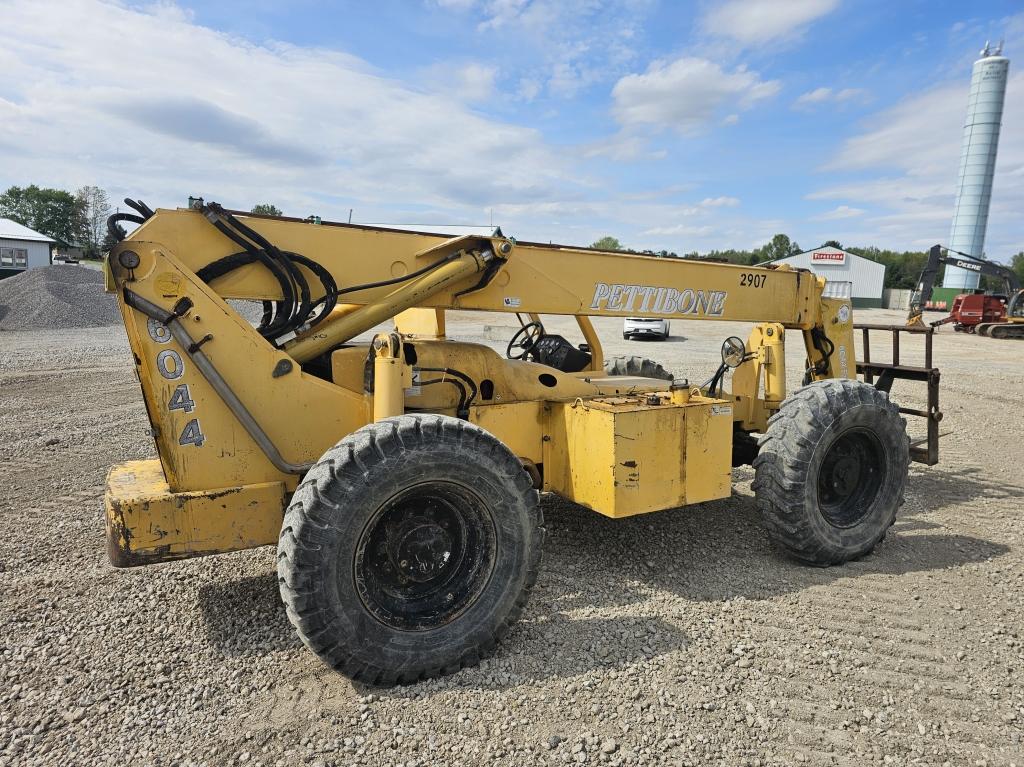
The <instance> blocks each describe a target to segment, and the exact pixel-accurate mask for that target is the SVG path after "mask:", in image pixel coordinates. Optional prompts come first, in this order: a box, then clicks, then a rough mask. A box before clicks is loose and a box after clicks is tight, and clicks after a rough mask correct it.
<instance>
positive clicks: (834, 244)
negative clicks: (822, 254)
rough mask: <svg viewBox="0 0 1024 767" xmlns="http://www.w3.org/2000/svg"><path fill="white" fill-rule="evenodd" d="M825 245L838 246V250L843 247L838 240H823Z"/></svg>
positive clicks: (829, 246)
mask: <svg viewBox="0 0 1024 767" xmlns="http://www.w3.org/2000/svg"><path fill="white" fill-rule="evenodd" d="M825 247H826V248H839V250H842V249H843V243H841V242H840V241H839V240H825Z"/></svg>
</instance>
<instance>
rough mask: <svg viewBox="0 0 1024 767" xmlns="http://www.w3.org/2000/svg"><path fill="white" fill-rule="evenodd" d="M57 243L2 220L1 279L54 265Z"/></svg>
mask: <svg viewBox="0 0 1024 767" xmlns="http://www.w3.org/2000/svg"><path fill="white" fill-rule="evenodd" d="M55 242H56V240H53V239H51V238H50V237H47V236H46V235H45V234H39V232H33V231H32V230H31V229H29V228H28V227H27V226H22V225H21V224H18V223H15V222H14V221H11V220H10V219H9V218H0V279H3V278H4V277H11V276H13V275H15V274H20V273H21V272H23V271H25V270H26V269H34V268H36V267H38V266H47V265H49V264H51V263H53V259H52V257H51V253H52V251H53V245H54V243H55Z"/></svg>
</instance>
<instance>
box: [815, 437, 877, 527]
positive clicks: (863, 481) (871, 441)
mask: <svg viewBox="0 0 1024 767" xmlns="http://www.w3.org/2000/svg"><path fill="white" fill-rule="evenodd" d="M884 479H885V451H884V449H883V448H882V443H881V442H879V441H878V437H876V436H875V435H874V434H873V433H872V432H870V431H868V430H866V429H850V430H848V431H845V432H843V433H842V434H840V435H839V437H837V438H836V439H835V440H834V441H833V442H832V444H831V445H829V447H828V451H827V452H826V453H825V457H824V459H823V460H822V462H821V467H820V468H819V470H818V507H819V508H820V509H821V514H822V516H823V517H824V518H825V520H826V521H827V522H828V523H829V524H830V525H832V526H833V527H853V526H854V525H856V524H857V523H858V522H860V521H861V520H862V519H863V518H864V517H865V516H866V515H867V514H868V512H870V511H871V508H872V505H873V504H874V502H875V499H876V498H877V497H878V494H879V493H880V492H881V489H882V485H883V484H884Z"/></svg>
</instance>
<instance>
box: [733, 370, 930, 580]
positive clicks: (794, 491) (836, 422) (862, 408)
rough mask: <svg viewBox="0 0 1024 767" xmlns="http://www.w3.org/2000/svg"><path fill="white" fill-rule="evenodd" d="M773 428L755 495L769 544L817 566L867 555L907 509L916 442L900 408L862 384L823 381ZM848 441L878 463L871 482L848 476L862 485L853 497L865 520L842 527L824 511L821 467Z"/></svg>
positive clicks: (765, 441)
mask: <svg viewBox="0 0 1024 767" xmlns="http://www.w3.org/2000/svg"><path fill="white" fill-rule="evenodd" d="M768 424H769V425H768V431H767V433H766V434H765V435H763V436H762V437H761V439H760V441H759V450H758V455H757V458H756V459H755V460H754V469H755V476H754V482H753V485H752V487H753V488H754V492H755V495H756V497H757V502H758V506H759V507H760V510H761V515H762V517H763V519H764V523H765V526H766V527H767V529H768V533H769V535H770V536H771V538H772V539H773V540H774V541H775V542H776V543H777V544H778V545H779V546H780V547H781V548H782V549H783V550H785V551H786V552H788V553H789V554H791V555H792V556H794V557H795V558H797V559H799V560H801V561H803V562H807V563H809V564H813V565H819V566H828V565H836V564H841V563H843V562H847V561H849V560H851V559H856V558H858V557H861V556H864V555H865V554H867V553H869V552H870V551H871V550H872V549H873V548H874V547H875V546H876V545H877V544H878V543H879V542H880V541H881V540H882V539H883V538H884V537H885V534H886V531H887V530H888V529H889V528H890V527H891V526H892V524H893V522H895V520H896V512H897V511H898V510H899V507H900V506H901V505H902V504H903V492H904V487H905V486H906V480H907V467H908V466H909V462H910V441H909V438H908V437H907V431H906V421H905V420H904V419H903V418H902V417H901V416H900V414H899V410H898V409H897V407H896V405H895V404H894V403H893V402H892V401H890V399H889V397H888V395H887V394H886V393H885V392H882V391H879V390H878V389H876V388H875V387H874V386H871V385H869V384H865V383H862V382H860V381H852V380H847V379H836V380H830V381H817V382H814V383H812V384H810V385H808V386H805V387H803V388H801V389H798V390H797V391H796V392H794V393H793V394H792V395H791V396H790V397H788V398H787V399H786V400H785V402H783V404H782V408H781V409H780V410H779V412H778V413H776V414H775V415H774V416H772V418H771V419H770V420H769V422H768ZM841 440H844V442H841ZM850 440H854V441H862V442H863V444H864V445H870V447H869V448H865V449H864V450H865V454H866V455H868V459H866V461H865V463H870V462H871V461H874V462H876V463H875V464H874V468H872V469H869V470H867V472H866V474H865V468H864V467H863V466H861V465H859V464H858V469H857V470H856V471H857V473H856V474H853V473H852V472H850V476H856V477H858V478H859V481H857V482H855V483H853V485H852V488H851V489H850V490H849V491H848V492H849V493H851V494H852V493H855V494H856V495H854V496H853V498H852V500H850V501H849V503H851V504H852V510H853V511H854V513H855V514H856V515H859V516H856V517H855V518H853V519H851V520H850V521H849V524H846V525H843V524H837V523H836V519H835V516H833V517H832V518H831V519H830V515H835V514H836V512H835V511H834V507H833V508H830V507H828V506H826V505H824V504H823V503H822V499H821V493H822V489H821V486H820V485H819V478H821V473H820V472H821V470H822V469H823V466H825V467H828V466H829V465H830V464H829V463H828V461H830V460H832V459H831V457H830V451H831V450H832V448H833V446H836V445H843V446H846V445H848V444H850V442H849V441H850ZM833 455H834V453H833ZM831 466H832V467H833V469H832V470H833V472H836V474H835V475H834V476H837V477H840V478H841V477H842V476H843V474H842V472H841V471H839V470H837V469H836V468H835V467H836V466H841V464H837V463H831ZM826 471H828V469H827V468H826ZM861 474H865V476H864V477H861ZM825 489H826V491H828V490H829V485H828V483H827V482H826V485H825ZM865 494H866V495H865ZM844 513H848V512H844Z"/></svg>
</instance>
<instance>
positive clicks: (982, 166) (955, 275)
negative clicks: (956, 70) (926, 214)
mask: <svg viewBox="0 0 1024 767" xmlns="http://www.w3.org/2000/svg"><path fill="white" fill-rule="evenodd" d="M1002 52H1003V44H1002V43H1000V44H999V45H998V46H997V47H996V49H995V50H994V51H992V50H990V49H989V45H988V43H985V47H984V49H982V51H981V58H980V59H978V60H977V61H975V62H974V69H973V71H972V74H971V93H970V96H969V97H968V99H967V121H966V122H965V124H964V138H963V148H962V150H961V153H960V173H959V175H958V177H957V191H956V205H955V207H954V208H953V225H952V229H951V230H950V233H949V248H950V249H951V250H955V251H959V252H961V253H966V254H967V255H969V256H974V257H975V258H982V257H983V256H984V253H985V229H986V227H987V226H988V209H989V203H990V202H991V200H992V176H993V174H994V173H995V167H996V149H997V148H998V146H999V126H1000V123H1001V121H1002V118H1003V101H1004V100H1005V97H1006V79H1007V73H1008V72H1009V68H1010V60H1009V59H1007V58H1005V57H1004V56H1002V55H1001V54H1002ZM979 277H980V275H979V274H978V273H977V272H973V271H970V270H968V269H960V268H958V267H955V266H947V267H946V276H945V277H944V278H943V281H942V286H943V287H944V288H953V289H955V290H957V291H962V290H967V291H970V290H975V289H976V288H977V287H978V280H979Z"/></svg>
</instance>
